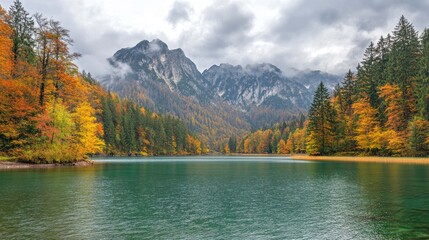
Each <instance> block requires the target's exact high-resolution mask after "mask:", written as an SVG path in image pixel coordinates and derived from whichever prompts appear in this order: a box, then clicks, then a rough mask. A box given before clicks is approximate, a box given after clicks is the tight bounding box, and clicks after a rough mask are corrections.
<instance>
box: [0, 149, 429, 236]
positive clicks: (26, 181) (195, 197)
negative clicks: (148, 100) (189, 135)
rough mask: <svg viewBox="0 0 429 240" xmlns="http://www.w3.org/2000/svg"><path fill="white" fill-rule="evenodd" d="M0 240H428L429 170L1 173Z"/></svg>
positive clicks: (225, 163)
mask: <svg viewBox="0 0 429 240" xmlns="http://www.w3.org/2000/svg"><path fill="white" fill-rule="evenodd" d="M0 239H429V166H427V165H411V164H409V165H408V164H385V163H347V162H306V161H292V160H290V159H288V158H281V157H179V158H177V157H169V158H161V157H160V158H123V159H121V158H114V159H104V160H103V159H98V160H97V163H96V164H95V165H94V166H90V167H63V168H54V169H26V170H7V171H6V170H3V171H0Z"/></svg>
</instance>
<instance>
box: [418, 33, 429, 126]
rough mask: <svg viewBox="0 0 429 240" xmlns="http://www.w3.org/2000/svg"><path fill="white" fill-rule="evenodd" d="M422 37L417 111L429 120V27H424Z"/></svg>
mask: <svg viewBox="0 0 429 240" xmlns="http://www.w3.org/2000/svg"><path fill="white" fill-rule="evenodd" d="M420 39H421V50H420V51H421V58H420V62H419V75H418V82H417V88H416V95H417V112H418V114H419V115H420V117H422V118H424V119H426V120H429V29H427V28H425V29H424V31H423V33H422V36H421V38H420Z"/></svg>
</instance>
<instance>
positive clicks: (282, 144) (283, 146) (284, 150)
mask: <svg viewBox="0 0 429 240" xmlns="http://www.w3.org/2000/svg"><path fill="white" fill-rule="evenodd" d="M277 153H278V154H288V153H289V151H288V149H287V147H286V142H285V140H283V139H281V140H280V141H279V143H278V144H277Z"/></svg>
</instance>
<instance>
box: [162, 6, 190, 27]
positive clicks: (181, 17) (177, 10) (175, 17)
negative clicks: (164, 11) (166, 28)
mask: <svg viewBox="0 0 429 240" xmlns="http://www.w3.org/2000/svg"><path fill="white" fill-rule="evenodd" d="M190 12H192V7H191V6H190V5H189V4H188V3H186V2H179V1H176V2H174V5H173V7H172V8H171V10H170V12H169V13H168V16H167V21H168V22H169V23H170V24H172V25H173V26H176V24H178V23H180V22H186V21H189V13H190Z"/></svg>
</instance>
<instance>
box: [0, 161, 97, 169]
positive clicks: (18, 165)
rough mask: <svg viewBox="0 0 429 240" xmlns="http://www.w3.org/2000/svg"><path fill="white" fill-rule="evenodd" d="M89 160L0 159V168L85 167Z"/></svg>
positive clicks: (88, 164) (91, 163) (90, 163)
mask: <svg viewBox="0 0 429 240" xmlns="http://www.w3.org/2000/svg"><path fill="white" fill-rule="evenodd" d="M92 165H94V162H93V161H91V160H83V161H77V162H71V163H41V164H37V163H24V162H14V161H0V170H4V169H34V168H57V167H85V166H92Z"/></svg>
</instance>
